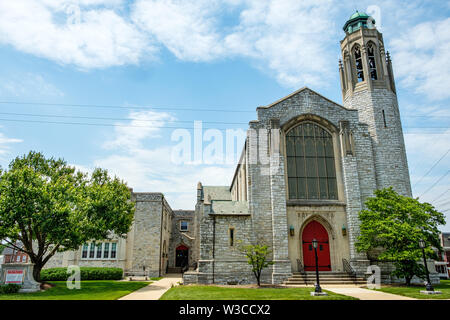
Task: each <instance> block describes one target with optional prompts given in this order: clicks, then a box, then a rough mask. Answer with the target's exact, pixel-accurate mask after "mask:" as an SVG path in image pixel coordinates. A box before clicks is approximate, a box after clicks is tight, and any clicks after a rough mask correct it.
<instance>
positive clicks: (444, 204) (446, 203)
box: [439, 200, 450, 206]
mask: <svg viewBox="0 0 450 320" xmlns="http://www.w3.org/2000/svg"><path fill="white" fill-rule="evenodd" d="M448 204H450V200H447V202H443V203H442V204H439V206H446V205H448Z"/></svg>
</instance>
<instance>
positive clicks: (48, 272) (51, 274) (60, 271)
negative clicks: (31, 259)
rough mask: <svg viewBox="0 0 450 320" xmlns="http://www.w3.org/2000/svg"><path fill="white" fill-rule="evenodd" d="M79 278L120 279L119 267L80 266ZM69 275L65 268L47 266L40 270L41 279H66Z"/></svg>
mask: <svg viewBox="0 0 450 320" xmlns="http://www.w3.org/2000/svg"><path fill="white" fill-rule="evenodd" d="M80 271H81V280H121V279H122V277H123V270H122V269H121V268H95V267H81V268H80ZM68 277H69V274H68V273H67V268H49V269H43V270H42V271H41V280H42V281H66V280H67V278H68Z"/></svg>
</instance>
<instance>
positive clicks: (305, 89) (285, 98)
mask: <svg viewBox="0 0 450 320" xmlns="http://www.w3.org/2000/svg"><path fill="white" fill-rule="evenodd" d="M303 91H310V92H311V93H313V94H315V95H318V96H319V97H321V98H322V99H325V100H327V101H328V102H331V103H333V104H335V105H336V106H338V107H340V108H342V109H345V110H349V109H347V108H345V107H344V106H342V105H340V104H339V103H336V102H334V101H333V100H330V99H328V98H327V97H324V96H323V95H321V94H320V93H318V92H316V91H314V90H312V89H310V88H308V87H303V88H301V89H298V90H297V91H294V92H292V93H291V94H289V95H287V96H285V97H283V98H281V99H279V100H277V101H275V102H273V103H271V104H269V105H267V106H260V107H258V108H256V109H257V110H258V109H268V108H271V107H273V106H275V105H277V104H279V103H281V102H283V101H284V100H287V99H289V98H291V97H292V96H295V95H296V94H298V93H301V92H303Z"/></svg>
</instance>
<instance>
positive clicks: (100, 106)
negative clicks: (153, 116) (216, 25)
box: [0, 101, 255, 113]
mask: <svg viewBox="0 0 450 320" xmlns="http://www.w3.org/2000/svg"><path fill="white" fill-rule="evenodd" d="M0 104H17V105H40V106H52V107H77V108H108V109H127V110H130V109H131V110H133V109H142V110H174V111H201V112H204V111H206V112H242V113H245V112H251V113H254V112H255V111H254V110H252V111H246V110H242V109H244V107H242V108H240V109H208V108H193V107H189V106H186V107H172V106H159V107H143V106H134V107H132V106H129V107H125V106H117V105H98V104H70V103H46V102H17V101H0ZM245 108H247V107H245Z"/></svg>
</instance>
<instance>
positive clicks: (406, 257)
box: [356, 188, 445, 286]
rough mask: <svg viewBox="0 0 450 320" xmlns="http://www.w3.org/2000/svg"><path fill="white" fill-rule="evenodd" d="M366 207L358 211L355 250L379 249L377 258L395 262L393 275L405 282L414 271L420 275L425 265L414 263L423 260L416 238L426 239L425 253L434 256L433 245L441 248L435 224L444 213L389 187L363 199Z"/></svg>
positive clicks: (441, 222)
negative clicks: (358, 234) (358, 232)
mask: <svg viewBox="0 0 450 320" xmlns="http://www.w3.org/2000/svg"><path fill="white" fill-rule="evenodd" d="M366 207H367V209H366V210H362V211H361V212H360V213H359V219H360V221H361V225H360V236H359V237H358V242H357V243H356V248H357V250H358V251H360V252H370V251H373V250H378V251H379V255H378V260H380V261H392V262H394V265H395V270H394V271H393V273H392V275H394V276H397V277H399V278H402V277H404V278H405V281H406V285H408V286H409V285H410V284H411V279H412V278H413V276H414V275H416V276H418V277H420V278H423V277H424V274H425V268H424V266H423V265H422V264H418V263H417V262H418V261H422V250H421V249H420V247H419V240H420V239H423V240H424V241H425V242H426V243H427V248H425V255H426V256H427V257H428V258H431V259H436V258H437V256H436V252H435V251H434V250H433V248H432V247H434V248H436V249H438V251H441V250H442V248H441V244H440V241H439V234H440V232H439V230H438V226H439V225H444V224H445V218H444V215H443V214H442V213H440V212H438V211H436V210H435V209H434V207H433V206H432V205H431V204H429V203H421V202H419V200H418V199H413V198H409V197H405V196H402V195H399V194H398V193H396V192H395V191H394V190H393V189H392V188H387V189H382V190H377V191H375V197H372V198H369V199H368V200H367V201H366Z"/></svg>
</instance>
